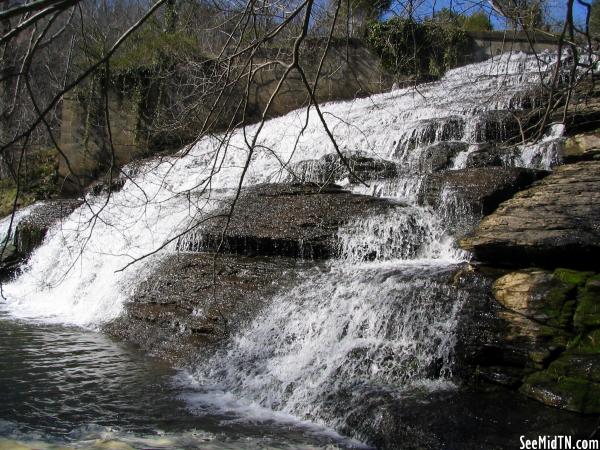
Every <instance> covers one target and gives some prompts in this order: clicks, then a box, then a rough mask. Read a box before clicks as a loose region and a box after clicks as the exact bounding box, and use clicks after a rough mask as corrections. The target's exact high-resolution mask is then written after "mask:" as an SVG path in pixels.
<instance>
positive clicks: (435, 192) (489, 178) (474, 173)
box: [419, 167, 547, 214]
mask: <svg viewBox="0 0 600 450" xmlns="http://www.w3.org/2000/svg"><path fill="white" fill-rule="evenodd" d="M546 174H547V173H546V172H544V171H540V170H533V169H522V168H516V167H486V168H472V169H460V170H445V171H442V172H436V173H432V174H429V175H427V177H426V178H425V180H424V181H423V184H422V186H421V191H420V193H419V202H420V203H421V204H424V205H429V206H432V207H434V208H438V207H440V206H442V205H443V204H444V201H445V200H446V198H447V197H445V196H448V195H452V196H454V197H456V199H457V200H458V201H459V202H460V204H462V205H464V207H465V208H466V209H467V210H469V211H470V212H473V213H476V214H489V213H491V212H492V211H494V209H496V207H497V206H498V205H499V204H500V203H501V202H503V201H504V200H507V199H509V198H511V197H512V196H513V195H514V194H515V193H516V192H518V191H519V190H521V189H524V188H525V187H527V186H529V185H530V184H531V183H533V182H534V181H536V180H539V179H540V178H542V177H544V176H545V175H546Z"/></svg>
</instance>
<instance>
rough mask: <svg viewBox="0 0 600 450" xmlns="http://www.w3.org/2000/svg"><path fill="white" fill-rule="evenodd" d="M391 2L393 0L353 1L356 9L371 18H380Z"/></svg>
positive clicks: (353, 6)
mask: <svg viewBox="0 0 600 450" xmlns="http://www.w3.org/2000/svg"><path fill="white" fill-rule="evenodd" d="M391 4H392V1H391V0H353V1H352V3H351V5H352V8H353V9H354V10H355V11H358V12H361V13H363V14H364V15H365V16H366V17H368V18H369V19H377V18H379V17H380V16H381V14H383V12H384V11H385V10H386V9H388V8H389V7H390V5H391Z"/></svg>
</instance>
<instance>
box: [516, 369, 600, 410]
mask: <svg viewBox="0 0 600 450" xmlns="http://www.w3.org/2000/svg"><path fill="white" fill-rule="evenodd" d="M520 391H521V392H522V393H524V394H525V395H527V396H528V397H531V398H533V399H535V400H538V401H539V402H541V403H544V404H545V405H548V406H553V407H555V408H561V409H566V410H568V411H575V412H579V413H583V414H599V413H600V384H599V383H594V382H590V381H587V380H582V379H579V378H572V377H561V378H554V377H552V376H551V375H549V374H548V373H547V372H537V373H534V374H533V375H530V376H528V377H527V378H526V379H525V382H524V383H523V385H522V386H521V389H520Z"/></svg>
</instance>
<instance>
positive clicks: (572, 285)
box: [494, 269, 591, 329]
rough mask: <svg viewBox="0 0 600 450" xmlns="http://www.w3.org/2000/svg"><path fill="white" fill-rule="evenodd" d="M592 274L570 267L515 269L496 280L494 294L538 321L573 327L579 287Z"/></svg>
mask: <svg viewBox="0 0 600 450" xmlns="http://www.w3.org/2000/svg"><path fill="white" fill-rule="evenodd" d="M590 275H591V274H590V273H588V272H577V271H573V270H568V269H557V270H556V271H555V272H554V273H551V272H547V271H544V270H539V269H528V270H521V271H517V272H511V273H509V274H506V275H504V276H502V277H500V278H499V279H498V280H496V282H495V283H494V296H495V298H496V300H497V301H498V302H499V303H500V304H502V305H503V306H504V307H506V308H508V309H510V310H512V311H515V312H517V313H519V314H522V315H524V316H525V317H528V318H530V319H533V320H535V321H536V322H539V323H542V324H545V325H548V326H551V327H558V328H563V329H571V328H572V320H573V314H574V312H575V307H576V297H577V287H578V286H580V285H583V284H584V283H585V280H587V278H588V277H589V276H590Z"/></svg>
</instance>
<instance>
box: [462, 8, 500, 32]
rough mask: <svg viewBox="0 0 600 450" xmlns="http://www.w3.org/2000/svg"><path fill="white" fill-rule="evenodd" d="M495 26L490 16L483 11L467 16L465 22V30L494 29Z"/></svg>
mask: <svg viewBox="0 0 600 450" xmlns="http://www.w3.org/2000/svg"><path fill="white" fill-rule="evenodd" d="M493 28H494V27H493V26H492V22H490V17H489V16H488V15H487V14H486V13H484V12H483V11H479V12H476V13H473V14H471V15H470V16H467V17H465V20H464V23H463V30H465V31H492V29H493Z"/></svg>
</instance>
